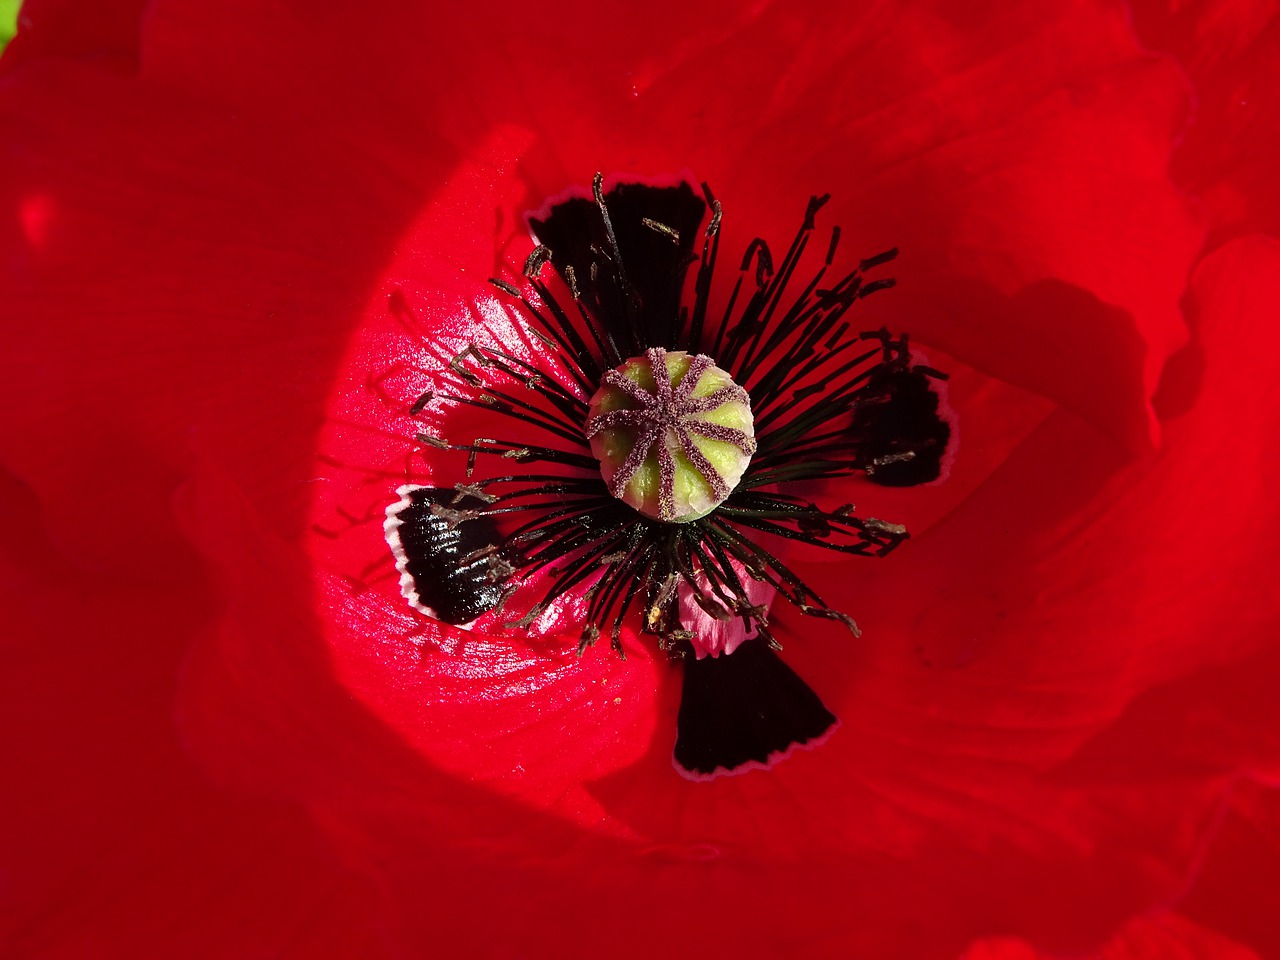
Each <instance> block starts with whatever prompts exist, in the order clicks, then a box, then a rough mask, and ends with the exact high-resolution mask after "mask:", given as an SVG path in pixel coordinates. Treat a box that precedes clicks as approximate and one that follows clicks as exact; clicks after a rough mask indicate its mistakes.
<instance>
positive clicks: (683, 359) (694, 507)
mask: <svg viewBox="0 0 1280 960" xmlns="http://www.w3.org/2000/svg"><path fill="white" fill-rule="evenodd" d="M659 371H661V372H662V373H661V374H659ZM585 432H586V435H587V438H588V439H589V440H590V441H591V450H592V452H593V453H594V454H595V455H596V458H597V459H598V460H599V461H600V470H601V473H602V475H603V476H604V479H605V483H606V484H608V486H609V491H610V492H611V493H612V494H613V495H614V496H615V497H617V498H618V499H620V500H623V501H624V502H626V503H627V504H629V505H631V506H632V507H634V508H635V509H636V510H638V511H639V512H640V513H642V514H644V515H645V516H647V517H651V518H652V519H655V520H662V521H665V522H668V523H684V522H688V521H690V520H697V519H698V518H699V517H704V516H706V515H707V514H708V513H710V512H711V511H712V510H714V509H715V508H716V507H717V506H719V505H720V504H721V503H723V502H724V500H725V498H726V497H728V496H729V494H731V493H732V492H733V490H734V488H735V487H736V486H737V485H738V481H739V480H741V479H742V474H743V473H744V472H745V471H746V469H747V466H748V465H749V464H750V463H751V456H752V454H754V453H755V451H756V440H755V431H754V427H753V420H752V416H751V404H750V399H749V398H748V396H747V392H746V391H745V390H743V389H742V388H741V387H740V386H738V385H737V384H736V383H734V382H733V380H732V378H731V377H730V376H729V374H727V373H725V372H724V371H723V370H721V369H720V368H719V367H717V366H716V365H715V363H714V361H713V360H712V359H711V358H710V357H706V356H702V355H700V354H688V353H685V352H684V351H679V350H676V351H670V352H669V351H666V350H663V349H662V348H660V347H655V348H652V349H650V350H648V351H646V352H645V355H644V356H643V357H635V358H633V359H631V360H628V361H627V362H626V363H624V364H623V365H622V366H621V367H618V368H617V369H616V370H610V371H609V372H608V373H606V374H605V375H604V378H603V381H602V383H601V386H600V389H599V390H598V391H597V392H596V394H595V396H594V397H592V399H591V407H590V415H589V417H588V419H587V423H586V428H585Z"/></svg>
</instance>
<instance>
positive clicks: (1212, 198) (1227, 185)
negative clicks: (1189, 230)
mask: <svg viewBox="0 0 1280 960" xmlns="http://www.w3.org/2000/svg"><path fill="white" fill-rule="evenodd" d="M1132 5H1133V7H1134V19H1135V25H1136V26H1137V28H1138V31H1139V33H1140V35H1141V36H1142V38H1143V40H1144V41H1146V42H1147V43H1149V44H1150V45H1151V46H1152V47H1154V48H1156V49H1159V50H1167V51H1169V52H1170V53H1172V54H1173V55H1174V56H1175V57H1177V59H1178V61H1179V63H1181V65H1182V66H1183V67H1184V68H1185V69H1186V71H1187V73H1188V74H1189V75H1190V77H1191V79H1192V80H1193V81H1194V84H1195V90H1196V105H1195V112H1194V116H1193V122H1192V124H1191V126H1190V129H1189V130H1188V131H1187V134H1186V137H1185V138H1184V140H1183V141H1182V143H1181V144H1180V145H1179V148H1178V151H1177V153H1176V154H1175V157H1174V165H1173V172H1174V174H1175V176H1176V177H1177V178H1178V180H1179V182H1181V183H1184V184H1186V185H1187V186H1188V187H1189V188H1191V189H1193V190H1195V191H1196V192H1197V193H1198V194H1199V195H1200V196H1201V197H1202V198H1203V199H1204V201H1205V206H1206V208H1207V210H1208V213H1209V216H1210V227H1211V239H1210V242H1211V244H1213V245H1214V246H1216V245H1218V244H1220V243H1223V242H1225V241H1226V240H1229V239H1231V238H1232V237H1236V236H1240V235H1242V234H1247V233H1250V232H1254V231H1260V232H1266V233H1270V234H1272V235H1275V234H1277V233H1280V191H1277V190H1276V187H1275V175H1274V173H1273V170H1272V168H1273V167H1274V165H1275V164H1274V158H1275V156H1276V154H1277V152H1280V85H1277V83H1276V63H1277V62H1280V14H1278V13H1277V11H1276V8H1275V5H1274V4H1271V3H1266V2H1257V0H1194V2H1190V3H1182V2H1170V0H1137V2H1134V3H1133V4H1132Z"/></svg>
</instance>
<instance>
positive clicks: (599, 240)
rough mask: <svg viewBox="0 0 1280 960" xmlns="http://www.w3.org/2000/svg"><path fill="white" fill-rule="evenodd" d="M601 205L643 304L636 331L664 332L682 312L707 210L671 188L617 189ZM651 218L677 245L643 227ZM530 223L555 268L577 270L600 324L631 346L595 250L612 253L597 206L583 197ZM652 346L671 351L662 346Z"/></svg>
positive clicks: (608, 274) (687, 190)
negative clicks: (595, 272) (594, 275)
mask: <svg viewBox="0 0 1280 960" xmlns="http://www.w3.org/2000/svg"><path fill="white" fill-rule="evenodd" d="M604 203H605V208H606V209H607V210H608V211H609V220H610V222H611V223H612V224H613V232H614V235H615V236H616V237H617V240H618V249H619V250H621V252H622V262H623V265H624V267H625V269H626V272H627V281H628V283H630V285H631V287H632V289H633V290H634V291H635V293H636V295H637V297H638V299H639V312H640V317H639V323H638V327H639V329H640V330H642V331H652V332H654V333H660V332H664V331H666V330H667V329H668V328H669V327H670V325H671V323H672V320H673V318H675V317H676V316H677V315H678V314H679V311H680V301H681V297H682V288H683V279H684V276H685V273H686V272H687V270H688V267H689V264H690V262H692V253H691V251H692V250H693V247H694V243H695V242H697V243H699V244H700V243H701V241H702V234H701V232H700V231H699V230H698V227H699V225H700V224H701V223H702V218H703V217H704V216H705V215H706V210H707V205H706V203H705V202H704V201H703V199H702V198H701V197H699V196H698V195H697V194H695V193H694V192H693V188H692V187H691V186H689V184H687V183H680V184H678V185H676V186H669V187H656V186H650V185H649V184H645V183H619V184H618V185H617V186H615V187H614V188H613V189H611V190H610V191H609V192H608V193H606V194H605V198H604ZM646 218H647V219H649V220H652V221H655V222H657V223H661V224H663V225H664V226H667V227H669V228H671V229H672V230H675V231H676V232H677V233H678V234H679V242H678V243H675V242H673V241H672V238H671V237H670V236H668V235H666V234H663V233H661V232H659V231H656V230H654V229H653V228H651V227H648V226H645V224H644V223H643V222H642V221H643V220H644V219H646ZM529 225H530V227H532V229H533V233H534V235H535V236H536V237H537V238H538V242H539V243H541V244H543V245H544V246H546V247H549V248H550V249H551V252H552V255H551V263H552V265H553V266H554V267H555V268H556V270H557V271H558V272H559V273H560V275H561V276H564V275H565V268H566V267H573V273H574V277H575V279H576V282H577V285H578V289H579V290H580V291H581V295H582V300H583V302H584V303H585V304H586V306H587V307H588V308H589V309H590V310H591V312H592V314H593V315H594V316H595V317H596V319H597V321H598V322H599V323H600V324H601V325H602V326H603V327H605V328H607V329H608V331H609V333H610V334H611V335H612V336H613V338H614V340H615V341H616V342H617V343H618V344H619V345H624V344H626V343H628V342H629V339H630V336H631V331H630V330H628V329H624V324H625V322H626V321H625V311H624V310H623V309H622V308H621V305H620V304H619V303H617V302H616V300H617V297H618V295H619V294H618V290H617V287H616V285H615V283H614V278H613V274H612V271H611V270H610V268H609V267H608V265H607V263H605V262H603V261H602V260H601V257H600V254H599V253H598V252H597V250H599V251H608V250H609V242H608V238H607V237H606V235H605V229H604V223H603V222H602V221H601V219H600V211H599V208H598V207H597V206H596V203H595V201H594V200H589V199H586V198H582V197H574V198H571V199H569V200H565V201H563V202H561V203H558V204H556V205H555V206H553V207H552V208H551V212H550V213H549V214H548V215H547V217H546V219H545V220H538V219H532V220H530V224H529ZM592 247H595V248H596V249H595V250H593V249H592ZM592 263H596V264H597V265H598V268H599V270H600V271H601V272H600V274H599V276H600V278H601V282H599V283H593V282H592V280H591V265H592ZM648 345H649V346H671V344H668V343H662V342H655V343H651V344H648ZM642 346H643V345H642Z"/></svg>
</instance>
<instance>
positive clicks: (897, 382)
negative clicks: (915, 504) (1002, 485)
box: [850, 364, 951, 487]
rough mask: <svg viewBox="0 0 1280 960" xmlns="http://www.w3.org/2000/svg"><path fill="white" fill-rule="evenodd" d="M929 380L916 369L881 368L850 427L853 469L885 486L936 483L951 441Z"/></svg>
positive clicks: (870, 383)
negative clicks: (852, 446)
mask: <svg viewBox="0 0 1280 960" xmlns="http://www.w3.org/2000/svg"><path fill="white" fill-rule="evenodd" d="M933 382H934V378H933V377H931V376H930V375H929V374H927V373H925V372H922V370H921V368H919V367H905V366H898V365H891V364H887V365H885V366H882V367H878V368H877V369H876V370H875V371H874V372H873V373H872V374H871V376H870V378H869V379H868V381H867V386H866V388H865V390H864V392H863V393H862V394H861V395H860V396H859V397H858V400H857V403H856V404H855V405H854V408H853V426H852V427H850V433H851V437H852V439H853V443H854V448H855V450H856V451H857V459H856V464H857V467H858V469H860V470H865V471H866V474H867V479H868V480H871V481H872V482H873V483H878V484H881V485H882V486H886V487H911V486H915V485H916V484H919V483H928V482H930V481H931V480H937V479H938V477H939V476H940V475H941V473H942V458H943V456H944V455H945V454H946V452H947V442H948V441H949V440H950V439H951V424H949V423H947V421H946V420H944V419H943V418H942V416H941V415H940V414H939V412H938V405H939V398H938V394H937V393H936V392H935V391H934V389H933Z"/></svg>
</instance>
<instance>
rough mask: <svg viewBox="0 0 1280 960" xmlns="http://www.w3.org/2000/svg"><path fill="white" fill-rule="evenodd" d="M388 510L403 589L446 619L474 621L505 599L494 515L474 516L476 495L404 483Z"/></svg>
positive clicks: (417, 603)
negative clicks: (396, 500) (503, 597)
mask: <svg viewBox="0 0 1280 960" xmlns="http://www.w3.org/2000/svg"><path fill="white" fill-rule="evenodd" d="M399 493H400V501H399V502H398V503H396V504H393V505H392V506H391V507H390V508H389V509H388V510H387V523H386V526H385V530H386V535H387V542H388V543H389V544H390V545H391V550H392V552H393V553H394V554H395V555H396V560H397V563H396V567H397V569H399V570H400V572H401V584H400V586H401V592H402V593H403V594H404V595H405V597H406V599H408V600H409V602H410V603H412V604H413V606H414V607H415V608H417V609H418V610H421V611H422V612H423V613H426V614H428V615H430V616H433V617H435V618H436V619H438V620H443V621H444V622H445V623H452V624H464V623H470V622H471V621H472V620H475V619H476V618H477V617H479V616H480V615H481V614H483V613H487V612H488V611H490V610H492V609H493V608H494V607H496V606H497V605H498V602H499V601H500V600H501V599H502V591H503V584H504V580H505V576H504V575H503V574H504V572H505V564H504V561H503V560H502V557H501V555H500V553H499V552H498V550H497V547H496V546H495V544H498V543H501V542H502V538H501V536H500V534H499V533H498V529H497V526H496V524H495V523H494V522H493V520H492V519H491V518H489V517H484V516H474V515H473V512H474V511H475V510H476V509H477V508H478V507H482V506H484V503H483V502H482V501H480V500H478V499H476V498H475V497H471V496H466V495H463V496H459V494H458V492H457V491H456V490H451V489H447V488H443V489H442V488H438V487H417V486H408V487H401V488H400V491H399Z"/></svg>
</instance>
